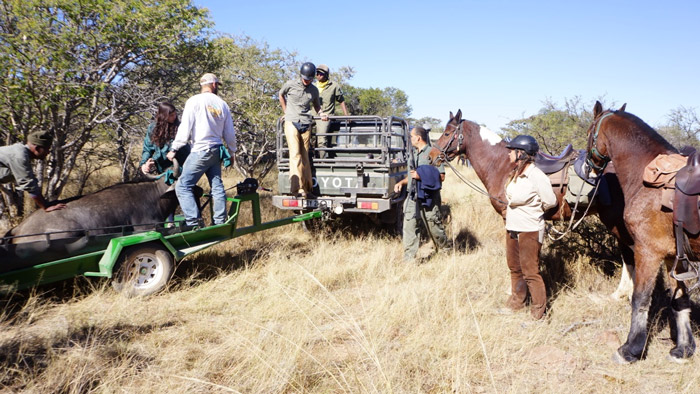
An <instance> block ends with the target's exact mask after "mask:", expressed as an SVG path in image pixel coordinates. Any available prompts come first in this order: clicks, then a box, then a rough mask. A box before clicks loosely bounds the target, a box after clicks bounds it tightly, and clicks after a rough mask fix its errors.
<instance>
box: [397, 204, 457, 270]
mask: <svg viewBox="0 0 700 394" xmlns="http://www.w3.org/2000/svg"><path fill="white" fill-rule="evenodd" d="M424 212H425V221H426V222H428V227H429V228H428V231H430V233H431V234H432V235H433V237H435V241H436V242H437V243H438V245H435V247H436V248H437V249H448V248H449V247H450V242H449V240H448V239H447V235H445V229H444V228H443V227H442V214H441V213H440V198H436V199H435V204H433V207H432V208H431V209H424ZM403 215H404V216H403V258H404V260H405V261H411V260H413V259H415V258H416V255H417V254H418V248H419V247H420V228H421V227H423V226H424V223H423V219H422V218H421V217H420V212H419V213H418V217H416V202H415V201H413V200H411V199H410V198H408V197H407V198H406V201H404V206H403Z"/></svg>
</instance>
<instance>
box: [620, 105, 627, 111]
mask: <svg viewBox="0 0 700 394" xmlns="http://www.w3.org/2000/svg"><path fill="white" fill-rule="evenodd" d="M625 108H627V103H624V104H622V107H620V109H619V111H620V112H625Z"/></svg>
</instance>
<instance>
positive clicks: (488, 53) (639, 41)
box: [195, 0, 700, 131]
mask: <svg viewBox="0 0 700 394" xmlns="http://www.w3.org/2000/svg"><path fill="white" fill-rule="evenodd" d="M664 3H666V4H662V2H659V1H647V0H641V1H639V0H638V1H598V0H592V1H585V2H584V1H564V0H561V1H471V0H470V1H442V0H433V1H413V0H407V1H400V2H399V1H376V0H375V1H365V0H356V1H352V0H351V1H335V2H332V1H326V2H312V1H304V0H302V1H295V0H286V1H277V0H272V1H238V0H233V1H232V0H195V4H197V5H199V6H203V7H206V8H208V9H209V10H210V11H211V17H212V18H213V19H214V21H215V22H216V30H219V31H222V32H225V33H229V34H235V35H241V34H245V35H248V36H250V37H252V38H253V39H255V40H258V41H264V42H267V43H268V44H269V45H270V47H272V48H281V49H286V50H289V51H296V52H297V53H298V55H299V57H300V59H304V60H309V61H312V62H314V63H315V64H320V63H325V64H328V65H329V66H330V67H331V78H332V72H333V68H334V67H335V68H337V67H339V66H352V67H354V68H355V71H356V74H355V77H354V78H353V79H352V80H351V81H350V83H351V84H352V85H354V86H359V87H364V88H369V87H376V88H384V87H388V86H393V87H396V88H399V89H402V90H403V91H405V92H406V93H407V94H408V96H409V103H410V104H411V105H412V107H413V114H412V116H413V117H414V118H420V117H423V116H431V117H435V118H438V119H441V120H442V121H443V122H444V121H446V120H447V118H448V115H449V112H450V111H453V112H456V111H457V109H462V112H463V113H464V116H465V117H466V118H467V119H471V120H474V121H476V122H478V123H482V124H486V125H487V126H488V127H489V128H491V129H493V130H494V131H499V129H500V128H501V127H502V126H504V125H505V124H506V123H508V121H510V120H513V119H519V118H522V117H525V116H530V115H533V114H536V113H537V112H538V111H539V110H540V109H541V108H542V107H543V102H544V101H545V100H547V99H549V100H551V101H553V102H555V103H558V104H560V105H563V103H564V99H566V98H568V99H571V98H573V97H575V96H579V97H580V98H581V99H582V101H583V103H584V104H585V105H586V108H587V109H588V110H591V109H592V107H593V103H594V102H595V99H597V98H599V97H603V98H604V99H605V102H606V103H608V104H614V105H616V106H619V105H621V104H622V103H625V102H626V103H628V105H627V110H628V111H629V112H632V113H634V114H635V115H637V116H639V117H640V118H642V119H643V120H645V121H646V122H647V123H649V124H650V125H652V126H658V125H662V124H666V123H667V120H668V118H667V116H668V114H669V113H670V111H671V110H673V109H676V108H678V107H680V106H684V107H687V108H693V109H695V110H696V111H698V112H700V77H699V75H698V70H700V2H698V1H673V0H672V1H669V2H664Z"/></svg>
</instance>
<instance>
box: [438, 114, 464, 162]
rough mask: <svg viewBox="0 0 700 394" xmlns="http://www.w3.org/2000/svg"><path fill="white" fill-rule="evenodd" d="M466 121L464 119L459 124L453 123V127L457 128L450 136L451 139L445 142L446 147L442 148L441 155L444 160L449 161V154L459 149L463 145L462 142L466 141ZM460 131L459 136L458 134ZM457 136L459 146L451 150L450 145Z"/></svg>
mask: <svg viewBox="0 0 700 394" xmlns="http://www.w3.org/2000/svg"><path fill="white" fill-rule="evenodd" d="M463 123H464V120H462V121H460V122H459V124H458V125H457V126H455V125H451V126H452V127H454V128H455V130H454V131H453V132H452V135H451V136H450V139H449V141H447V144H445V147H444V148H443V149H440V156H442V157H441V159H442V160H444V161H447V154H448V153H451V152H454V151H458V150H459V147H460V146H462V143H463V142H464V130H463V129H462V124H463ZM458 133H459V136H457V134H458ZM455 137H456V138H457V147H456V148H455V149H452V150H450V147H451V146H452V143H453V142H454V140H455Z"/></svg>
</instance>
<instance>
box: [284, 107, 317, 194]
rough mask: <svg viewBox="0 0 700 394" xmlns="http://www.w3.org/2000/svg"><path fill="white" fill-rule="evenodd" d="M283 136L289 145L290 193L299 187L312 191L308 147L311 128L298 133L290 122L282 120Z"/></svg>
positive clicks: (297, 190) (307, 191)
mask: <svg viewBox="0 0 700 394" xmlns="http://www.w3.org/2000/svg"><path fill="white" fill-rule="evenodd" d="M284 136H285V138H287V147H289V183H290V193H292V194H296V193H298V192H299V189H300V188H301V189H302V190H304V192H306V193H311V192H312V191H313V181H312V179H311V163H310V162H309V147H310V140H311V129H310V128H309V129H308V130H306V132H304V133H299V131H298V130H297V128H296V127H294V124H293V123H292V122H288V121H285V122H284Z"/></svg>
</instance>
